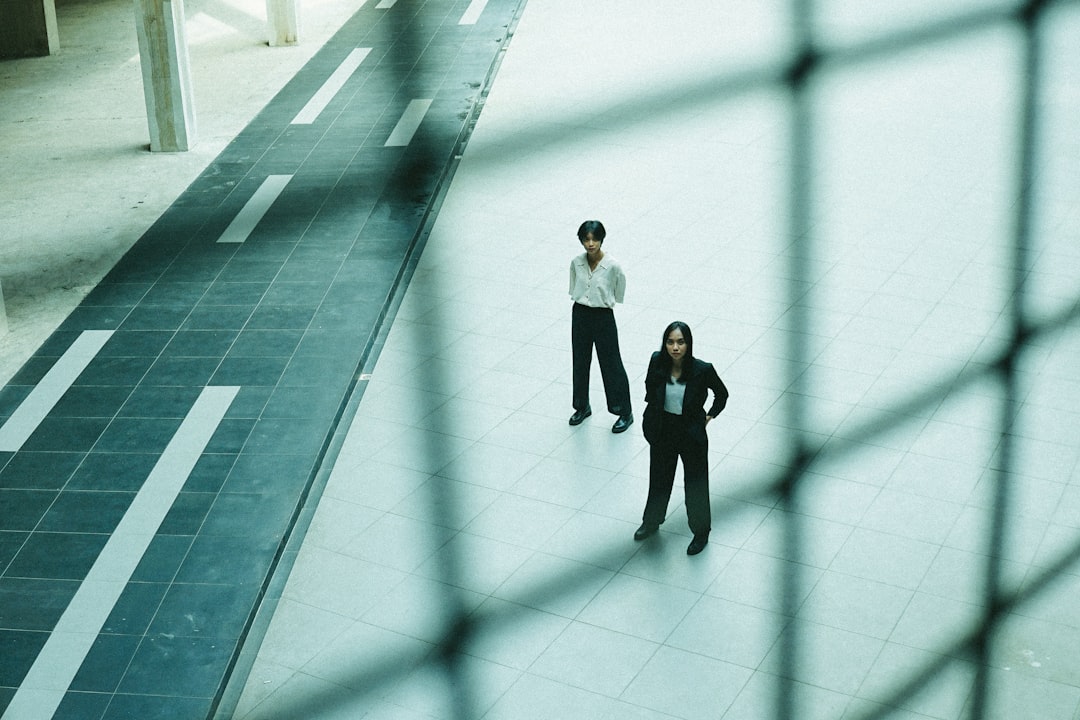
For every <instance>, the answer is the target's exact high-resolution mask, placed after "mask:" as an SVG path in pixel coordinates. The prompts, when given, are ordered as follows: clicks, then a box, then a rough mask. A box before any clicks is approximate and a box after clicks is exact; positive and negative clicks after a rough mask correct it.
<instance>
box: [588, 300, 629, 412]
mask: <svg viewBox="0 0 1080 720" xmlns="http://www.w3.org/2000/svg"><path fill="white" fill-rule="evenodd" d="M595 338H596V359H597V360H598V361H599V362H600V377H601V378H603V380H604V395H605V396H606V397H607V406H608V407H607V409H608V412H609V413H611V414H612V415H619V416H622V415H629V414H630V413H631V407H630V381H629V380H628V379H627V377H626V368H625V367H624V366H623V361H622V353H621V352H620V351H619V328H618V327H617V326H616V325H615V313H614V312H612V311H610V310H608V311H607V312H603V313H602V314H598V315H597V323H596V335H595Z"/></svg>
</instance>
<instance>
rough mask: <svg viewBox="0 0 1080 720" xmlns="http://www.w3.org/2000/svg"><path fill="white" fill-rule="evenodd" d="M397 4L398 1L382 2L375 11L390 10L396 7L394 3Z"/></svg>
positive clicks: (388, 0) (387, 0) (383, 0)
mask: <svg viewBox="0 0 1080 720" xmlns="http://www.w3.org/2000/svg"><path fill="white" fill-rule="evenodd" d="M396 2H397V0H382V1H381V2H380V3H379V4H378V5H376V6H375V9H376V10H389V9H390V8H392V7H394V3H396Z"/></svg>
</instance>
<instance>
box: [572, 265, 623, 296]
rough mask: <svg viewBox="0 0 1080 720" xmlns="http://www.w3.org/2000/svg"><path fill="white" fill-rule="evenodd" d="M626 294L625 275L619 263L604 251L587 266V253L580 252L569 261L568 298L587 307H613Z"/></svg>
mask: <svg viewBox="0 0 1080 720" xmlns="http://www.w3.org/2000/svg"><path fill="white" fill-rule="evenodd" d="M625 294H626V276H625V275H623V271H622V268H621V267H619V264H618V263H617V262H615V261H614V260H612V259H611V257H610V256H609V255H607V254H606V253H605V254H604V257H603V258H601V260H600V262H598V263H597V264H596V269H595V270H592V269H590V268H589V259H588V255H586V254H585V253H582V254H581V255H578V256H577V257H575V258H574V259H573V260H571V261H570V298H571V299H572V300H573V301H574V302H576V303H579V304H581V305H588V306H589V307H606V308H610V307H615V303H621V302H623V296H624V295H625Z"/></svg>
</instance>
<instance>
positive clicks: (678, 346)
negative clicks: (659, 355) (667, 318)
mask: <svg viewBox="0 0 1080 720" xmlns="http://www.w3.org/2000/svg"><path fill="white" fill-rule="evenodd" d="M664 348H665V349H667V352H668V355H670V356H671V359H672V361H673V362H676V363H680V362H682V359H683V358H684V357H685V356H686V338H684V337H683V334H682V330H680V329H679V328H675V329H674V330H672V331H671V332H669V333H668V336H667V339H666V340H664Z"/></svg>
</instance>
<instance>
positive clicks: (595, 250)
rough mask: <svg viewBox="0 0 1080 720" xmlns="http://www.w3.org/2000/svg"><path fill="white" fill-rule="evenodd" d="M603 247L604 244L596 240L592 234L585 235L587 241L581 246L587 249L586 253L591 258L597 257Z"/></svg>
mask: <svg viewBox="0 0 1080 720" xmlns="http://www.w3.org/2000/svg"><path fill="white" fill-rule="evenodd" d="M601 245H603V242H602V241H600V240H597V239H596V238H594V237H593V234H592V233H585V239H584V240H582V241H581V246H582V247H583V248H585V253H586V254H587V255H588V256H589V257H596V256H597V255H598V254H599V252H600V246H601Z"/></svg>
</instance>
